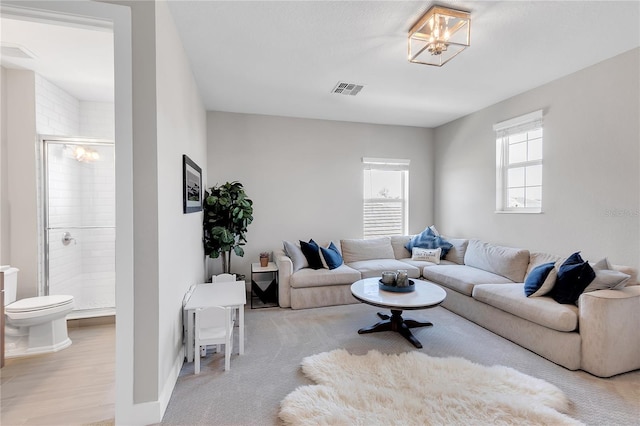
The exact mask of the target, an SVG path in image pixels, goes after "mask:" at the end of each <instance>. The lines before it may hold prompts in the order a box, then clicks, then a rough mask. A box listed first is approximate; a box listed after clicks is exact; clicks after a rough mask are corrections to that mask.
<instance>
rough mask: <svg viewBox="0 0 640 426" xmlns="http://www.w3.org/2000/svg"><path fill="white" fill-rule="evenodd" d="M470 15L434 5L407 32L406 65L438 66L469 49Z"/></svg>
mask: <svg viewBox="0 0 640 426" xmlns="http://www.w3.org/2000/svg"><path fill="white" fill-rule="evenodd" d="M470 29H471V17H470V14H469V12H464V11H462V10H455V9H449V8H446V7H442V6H433V7H432V8H431V9H429V10H428V11H427V13H425V14H424V15H423V16H422V18H420V19H419V20H418V22H416V24H415V25H414V26H413V27H412V28H411V30H410V31H409V62H413V63H416V64H425V65H435V66H437V67H441V66H442V65H444V64H446V63H447V62H449V61H450V60H451V59H452V58H453V57H454V56H456V55H457V54H458V53H460V52H462V51H463V50H464V49H465V48H467V47H468V46H469V35H470Z"/></svg>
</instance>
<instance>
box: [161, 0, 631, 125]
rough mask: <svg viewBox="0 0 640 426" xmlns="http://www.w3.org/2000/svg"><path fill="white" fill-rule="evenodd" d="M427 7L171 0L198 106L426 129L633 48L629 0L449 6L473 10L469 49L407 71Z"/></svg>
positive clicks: (411, 66) (423, 4) (417, 4)
mask: <svg viewBox="0 0 640 426" xmlns="http://www.w3.org/2000/svg"><path fill="white" fill-rule="evenodd" d="M432 4H433V2H424V1H422V2H406V1H387V2H383V1H351V2H346V1H289V2H281V1H265V2H244V1H236V2H224V1H178V0H173V1H170V2H169V5H170V8H171V12H172V14H173V16H174V19H175V22H176V25H177V27H178V31H179V33H180V36H181V37H182V41H183V44H184V46H185V50H186V52H187V55H188V57H189V59H190V61H191V67H192V70H193V73H194V75H195V78H196V81H197V83H198V86H199V88H200V91H201V93H202V97H203V99H204V103H205V106H206V108H207V110H218V111H232V112H246V113H257V114H273V115H283V116H292V117H310V118H322V119H330V120H344V121H356V122H371V123H384V124H401V125H410V126H423V127H434V126H438V125H440V124H443V123H446V122H449V121H451V120H454V119H456V118H458V117H461V116H464V115H466V114H469V113H471V112H473V111H477V110H479V109H481V108H483V107H486V106H489V105H492V104H494V103H496V102H498V101H500V100H503V99H506V98H509V97H511V96H514V95H516V94H518V93H522V92H524V91H526V90H529V89H532V88H534V87H537V86H540V85H542V84H544V83H546V82H549V81H552V80H555V79H557V78H559V77H562V76H564V75H567V74H570V73H572V72H574V71H577V70H580V69H583V68H585V67H588V66H590V65H592V64H595V63H597V62H601V61H603V60H605V59H607V58H610V57H613V56H615V55H617V54H619V53H622V52H625V51H627V50H630V49H632V48H634V47H637V46H639V45H640V32H639V31H640V30H639V27H640V25H639V23H640V2H638V1H632V2H628V1H627V2H610V1H602V2H593V1H567V2H556V1H553V2H552V1H537V2H530V1H501V2H487V1H449V2H448V5H449V6H452V7H456V8H458V9H463V10H468V11H470V12H471V46H470V47H469V48H467V49H466V50H465V51H463V52H462V53H460V54H459V55H458V56H457V57H456V58H454V59H453V60H451V62H449V63H447V64H445V65H444V66H443V67H442V68H438V67H431V66H427V65H419V64H411V63H409V62H408V61H407V33H408V31H409V29H410V28H411V26H412V25H413V24H414V23H415V22H416V21H417V20H418V19H419V18H420V16H421V15H422V14H423V13H424V12H425V11H426V10H427V9H428V8H429V7H430V6H431V5H432ZM439 4H441V5H442V4H443V3H439ZM338 81H346V82H352V83H359V84H364V85H365V87H364V89H363V90H362V91H361V92H360V93H359V94H358V95H357V96H355V97H351V96H344V95H336V94H331V93H330V92H331V90H332V89H333V87H334V86H335V85H336V83H337V82H338Z"/></svg>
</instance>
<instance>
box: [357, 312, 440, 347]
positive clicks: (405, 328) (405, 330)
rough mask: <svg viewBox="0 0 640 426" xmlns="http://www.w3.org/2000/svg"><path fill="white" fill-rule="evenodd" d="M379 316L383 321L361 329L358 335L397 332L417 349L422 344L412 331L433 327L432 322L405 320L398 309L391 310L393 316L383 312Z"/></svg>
mask: <svg viewBox="0 0 640 426" xmlns="http://www.w3.org/2000/svg"><path fill="white" fill-rule="evenodd" d="M378 316H379V317H380V319H382V321H380V322H379V323H377V324H374V325H372V326H370V327H365V328H361V329H360V330H358V334H367V333H377V332H379V331H395V332H398V333H400V335H401V336H402V337H404V338H405V339H407V340H408V341H410V342H411V343H412V344H413V346H415V347H416V348H422V343H420V341H419V340H418V339H416V338H415V336H414V335H413V333H411V329H412V328H416V327H431V326H433V324H432V323H430V322H423V321H416V320H412V319H404V318H402V310H398V309H391V316H389V315H387V314H383V313H381V312H378Z"/></svg>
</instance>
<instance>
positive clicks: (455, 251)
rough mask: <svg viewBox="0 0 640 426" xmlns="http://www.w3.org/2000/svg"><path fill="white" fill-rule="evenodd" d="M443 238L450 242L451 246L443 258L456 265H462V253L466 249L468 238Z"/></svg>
mask: <svg viewBox="0 0 640 426" xmlns="http://www.w3.org/2000/svg"><path fill="white" fill-rule="evenodd" d="M444 238H445V239H446V240H447V241H448V242H449V243H450V244H451V248H450V249H449V251H448V252H447V255H446V256H445V257H444V258H445V259H446V260H449V261H451V262H454V263H457V264H458V265H464V254H465V252H466V251H467V246H468V245H469V240H467V239H464V238H448V237H444Z"/></svg>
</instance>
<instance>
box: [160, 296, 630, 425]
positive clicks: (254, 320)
mask: <svg viewBox="0 0 640 426" xmlns="http://www.w3.org/2000/svg"><path fill="white" fill-rule="evenodd" d="M377 311H379V309H377V308H374V307H372V306H368V305H364V304H356V305H345V306H335V307H328V308H317V309H305V310H298V311H294V310H291V309H279V308H272V309H255V310H251V309H246V311H245V312H246V314H245V320H246V344H245V354H244V355H242V356H238V355H237V353H236V354H234V355H232V357H231V370H230V371H228V372H224V357H223V356H222V355H221V354H213V355H208V356H207V357H206V358H204V359H203V363H202V372H201V374H199V375H198V376H195V375H194V374H193V363H187V364H185V365H184V366H183V368H182V371H181V373H180V377H179V378H178V381H177V383H176V386H175V389H174V391H173V394H172V397H171V400H170V402H169V405H168V408H167V410H166V412H165V415H164V418H163V420H162V423H163V424H167V425H208V424H217V425H279V424H282V421H281V420H280V419H279V418H278V413H279V410H280V402H281V401H282V400H283V399H284V398H285V397H286V396H287V395H288V394H289V393H291V392H292V391H294V390H295V389H296V388H298V387H300V386H305V385H312V384H313V382H312V381H311V380H310V379H308V378H307V377H305V376H304V374H303V373H302V370H301V368H300V364H301V362H302V360H303V359H304V358H306V357H308V356H311V355H314V354H319V353H322V352H329V351H332V350H335V349H345V350H347V351H348V352H349V353H351V354H356V355H364V354H366V353H367V352H369V351H370V350H374V349H375V350H377V351H379V352H381V353H384V354H399V353H404V352H414V351H416V352H419V353H424V354H427V355H429V356H432V357H440V358H444V357H452V356H453V357H460V358H464V359H467V360H469V361H472V362H474V363H477V364H481V365H485V366H492V365H503V366H507V367H511V368H514V369H515V370H518V371H520V372H522V373H524V374H527V375H529V376H532V377H536V378H539V379H542V380H545V381H547V382H549V383H551V384H553V385H555V386H557V387H558V388H559V389H560V390H561V391H562V392H563V393H564V394H565V395H566V396H567V398H568V399H569V401H570V407H569V409H568V411H567V413H566V414H567V415H568V416H570V417H571V418H574V419H577V420H579V421H581V422H583V423H585V424H588V425H637V424H639V422H638V420H639V419H640V371H636V372H632V373H627V374H623V375H619V376H616V377H613V378H610V379H601V378H597V377H594V376H591V375H590V374H588V373H585V372H582V371H569V370H566V369H565V368H563V367H560V366H558V365H556V364H553V363H552V362H549V361H547V360H545V359H544V358H542V357H539V356H538V355H536V354H534V353H532V352H530V351H528V350H526V349H523V348H521V347H520V346H518V345H516V344H514V343H511V342H509V341H508V340H505V339H503V338H501V337H498V336H496V335H495V334H493V333H491V332H490V331H487V330H485V329H484V328H482V327H479V326H477V325H475V324H473V323H471V322H469V321H467V320H465V319H463V318H461V317H459V316H458V315H456V314H453V313H451V312H449V311H447V310H446V309H444V308H442V307H438V308H434V309H429V310H424V311H412V312H406V315H405V316H406V317H408V318H415V319H417V320H424V321H431V322H433V324H434V326H433V327H427V328H417V329H413V330H412V331H413V333H414V334H415V335H416V337H417V338H418V339H419V340H420V341H421V342H422V344H423V345H424V347H423V348H422V349H420V350H417V349H415V348H414V347H413V346H412V345H411V344H410V343H409V342H407V341H406V340H405V339H404V338H403V337H402V336H400V335H399V334H398V333H394V332H384V333H373V334H366V335H360V334H358V333H357V330H358V329H359V328H362V327H365V326H369V325H371V324H374V323H375V322H377V321H378V320H379V319H378V317H377V316H376V315H375V314H376V312H377ZM236 347H237V346H236Z"/></svg>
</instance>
